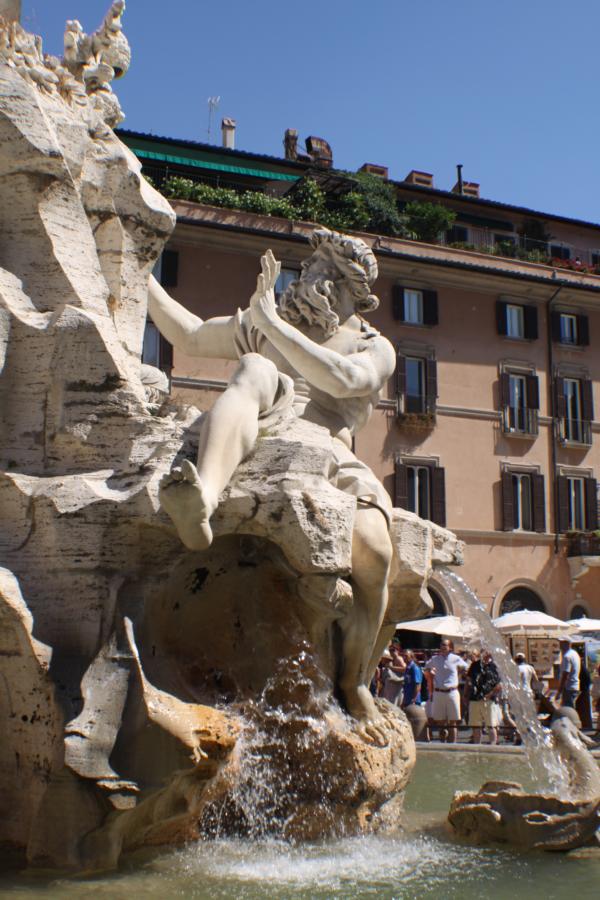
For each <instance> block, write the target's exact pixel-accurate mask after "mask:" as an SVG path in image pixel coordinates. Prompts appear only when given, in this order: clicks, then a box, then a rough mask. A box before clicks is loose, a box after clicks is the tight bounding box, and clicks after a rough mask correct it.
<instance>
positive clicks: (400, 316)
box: [392, 284, 404, 322]
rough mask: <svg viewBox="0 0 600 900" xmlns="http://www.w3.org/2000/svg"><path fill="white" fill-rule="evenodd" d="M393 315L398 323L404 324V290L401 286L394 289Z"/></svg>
mask: <svg viewBox="0 0 600 900" xmlns="http://www.w3.org/2000/svg"><path fill="white" fill-rule="evenodd" d="M392 315H393V316H394V319H396V321H398V322H404V288H403V287H402V285H400V284H395V285H394V286H393V287H392Z"/></svg>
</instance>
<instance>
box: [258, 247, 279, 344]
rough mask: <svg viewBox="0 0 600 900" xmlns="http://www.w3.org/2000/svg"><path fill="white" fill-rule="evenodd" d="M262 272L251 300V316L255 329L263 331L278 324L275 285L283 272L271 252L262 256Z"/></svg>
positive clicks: (268, 251)
mask: <svg viewBox="0 0 600 900" xmlns="http://www.w3.org/2000/svg"><path fill="white" fill-rule="evenodd" d="M260 265H261V269H262V272H261V274H260V275H259V276H258V278H257V279H256V290H255V292H254V293H253V294H252V297H251V298H250V315H251V317H252V324H253V325H254V327H255V328H258V329H259V330H262V329H263V328H265V327H266V326H268V325H272V324H275V323H277V321H278V319H279V316H278V315H277V306H276V303H275V284H276V283H277V279H278V278H279V273H280V271H281V263H279V262H277V260H276V259H275V257H274V256H273V254H272V252H271V251H270V250H267V252H266V253H265V254H264V256H261V258H260Z"/></svg>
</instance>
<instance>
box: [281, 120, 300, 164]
mask: <svg viewBox="0 0 600 900" xmlns="http://www.w3.org/2000/svg"><path fill="white" fill-rule="evenodd" d="M283 147H284V150H285V158H286V159H298V131H297V129H296V128H286V130H285V135H284V137H283Z"/></svg>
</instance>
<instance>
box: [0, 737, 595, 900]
mask: <svg viewBox="0 0 600 900" xmlns="http://www.w3.org/2000/svg"><path fill="white" fill-rule="evenodd" d="M527 771H528V770H527V767H526V766H525V764H524V762H523V760H522V759H521V758H520V757H518V756H514V755H511V756H508V755H506V756H504V755H500V754H493V755H492V754H489V753H484V752H481V753H469V754H466V753H464V754H463V753H460V754H456V753H452V754H451V753H441V752H435V753H430V752H424V753H422V754H421V756H420V758H419V761H418V763H417V767H416V770H415V774H414V777H413V781H412V783H411V785H410V788H409V790H408V792H407V797H406V815H405V822H404V825H405V831H404V832H399V833H398V834H397V835H395V836H391V837H390V836H388V837H368V838H351V839H346V840H339V841H332V842H328V843H326V844H309V845H303V846H301V847H290V846H289V845H286V844H279V843H277V842H272V841H271V842H269V841H262V842H254V843H252V842H248V841H238V840H236V841H218V842H213V843H205V844H199V845H195V846H193V847H189V848H186V849H183V850H178V851H171V852H168V853H164V854H161V855H159V856H154V857H152V858H148V857H147V858H146V859H141V858H140V859H138V860H135V861H130V862H129V863H128V864H127V865H126V866H125V867H124V868H122V869H121V870H120V871H119V872H118V873H115V874H113V875H110V876H104V877H94V878H87V879H68V878H58V879H56V878H55V879H52V880H48V879H45V878H44V877H43V876H42V875H41V874H40V875H37V876H35V877H32V876H29V875H19V876H13V877H11V878H10V879H5V880H4V881H0V897H18V896H21V897H23V898H26V900H37V898H40V900H41V898H48V897H56V898H63V897H64V898H65V900H69V898H92V897H97V898H99V900H102V898H110V900H121V898H123V900H125V898H127V900H138V898H144V897H149V898H162V900H170V898H180V897H181V898H190V900H226V898H227V900H229V898H240V900H286V898H290V900H309V898H310V900H312V898H318V900H320V898H323V900H325V898H332V900H333V898H348V900H358V898H370V897H377V898H383V900H396V898H397V900H404V898H407V900H408V898H410V900H413V898H414V900H421V898H425V900H426V898H436V900H444V898H454V897H456V898H461V900H470V898H481V897H484V898H486V900H488V898H490V900H495V898H498V900H500V898H515V897H523V898H531V900H538V898H539V900H542V898H543V900H562V898H577V900H587V898H595V897H598V896H599V895H600V889H599V885H600V861H598V860H592V859H573V858H571V857H567V856H564V855H560V854H542V853H518V852H513V851H510V850H502V849H498V848H489V847H478V848H474V847H470V846H466V845H463V844H460V843H458V842H456V841H454V840H453V838H452V835H451V833H450V832H449V831H448V830H447V828H446V825H445V817H446V814H447V812H448V808H449V805H450V801H451V799H452V794H453V792H454V790H460V789H467V788H474V787H479V786H480V785H481V783H482V782H483V781H485V780H486V779H488V778H507V779H511V780H515V779H516V780H519V779H522V780H524V781H526V779H527Z"/></svg>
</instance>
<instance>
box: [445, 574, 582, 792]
mask: <svg viewBox="0 0 600 900" xmlns="http://www.w3.org/2000/svg"><path fill="white" fill-rule="evenodd" d="M442 571H443V578H444V581H445V583H446V586H447V587H448V590H449V591H450V592H451V594H452V598H453V606H454V609H455V611H456V612H457V614H458V615H459V617H460V619H461V620H462V621H463V622H464V623H465V624H466V626H467V628H468V629H469V630H471V631H472V632H473V634H475V635H477V638H478V641H479V643H480V645H481V647H483V648H485V649H486V650H489V652H490V653H491V654H492V657H493V660H494V662H495V663H496V666H497V667H498V671H499V673H500V677H501V679H502V685H503V688H504V690H505V693H506V697H507V699H508V702H509V705H510V711H511V715H512V717H513V719H514V720H515V723H516V725H517V730H518V732H519V734H520V735H521V740H522V741H523V746H524V749H525V752H526V754H527V760H528V763H529V765H530V767H531V771H532V774H533V778H534V782H535V789H536V791H540V792H544V791H550V792H551V793H553V794H557V795H558V796H559V797H561V796H566V793H567V790H568V786H569V777H568V773H567V772H566V771H565V768H564V765H563V763H562V761H561V759H560V756H559V755H558V753H557V752H556V750H555V749H554V743H553V740H552V735H551V733H550V732H549V731H548V730H547V729H545V728H544V727H543V726H542V725H541V724H540V722H539V720H538V717H537V710H536V706H535V701H534V699H533V697H531V696H530V695H529V694H527V693H526V691H524V690H523V689H522V688H521V682H520V674H519V669H518V666H517V664H516V663H515V662H514V661H513V659H512V657H511V655H510V653H509V650H508V646H507V643H506V639H505V637H504V635H503V634H501V632H499V631H498V629H497V628H496V626H495V625H494V623H493V622H492V620H491V618H490V615H489V613H488V612H487V610H485V609H484V607H483V606H482V604H481V602H480V600H479V598H478V597H477V595H476V594H475V593H474V591H472V590H471V588H470V587H469V585H468V584H467V583H466V582H465V581H464V580H463V579H462V578H461V577H460V576H459V575H457V574H456V573H455V572H452V571H450V570H449V569H444V570H442Z"/></svg>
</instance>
